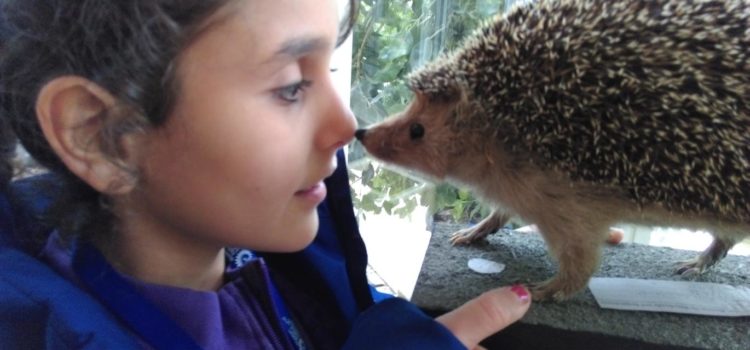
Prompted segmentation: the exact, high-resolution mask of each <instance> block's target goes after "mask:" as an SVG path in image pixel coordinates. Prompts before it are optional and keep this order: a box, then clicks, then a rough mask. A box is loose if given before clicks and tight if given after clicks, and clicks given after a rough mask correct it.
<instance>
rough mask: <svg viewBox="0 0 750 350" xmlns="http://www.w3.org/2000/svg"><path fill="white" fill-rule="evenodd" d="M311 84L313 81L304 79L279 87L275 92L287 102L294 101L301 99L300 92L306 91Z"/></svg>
mask: <svg viewBox="0 0 750 350" xmlns="http://www.w3.org/2000/svg"><path fill="white" fill-rule="evenodd" d="M310 85H312V82H311V81H309V80H304V79H303V80H300V81H298V82H296V83H294V84H291V85H287V86H284V87H281V88H279V89H277V90H276V91H275V92H274V94H275V95H276V97H278V98H280V99H281V100H282V101H284V102H286V103H294V102H297V101H299V99H300V97H299V94H300V93H301V92H304V91H305V89H307V88H308V87H310Z"/></svg>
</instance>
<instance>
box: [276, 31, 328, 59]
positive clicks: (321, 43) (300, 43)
mask: <svg viewBox="0 0 750 350" xmlns="http://www.w3.org/2000/svg"><path fill="white" fill-rule="evenodd" d="M329 46H330V45H328V40H326V39H325V38H321V37H302V38H293V39H290V40H287V41H285V42H284V43H282V44H281V48H280V49H279V50H277V51H276V53H274V55H273V56H272V57H271V59H270V61H274V60H277V59H286V60H289V59H297V58H299V57H302V56H305V55H307V54H309V53H311V52H315V51H323V50H326V49H327V48H328V47H329Z"/></svg>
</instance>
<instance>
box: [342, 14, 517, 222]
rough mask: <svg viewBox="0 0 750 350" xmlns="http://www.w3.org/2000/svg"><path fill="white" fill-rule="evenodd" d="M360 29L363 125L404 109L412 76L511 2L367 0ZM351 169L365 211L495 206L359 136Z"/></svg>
mask: <svg viewBox="0 0 750 350" xmlns="http://www.w3.org/2000/svg"><path fill="white" fill-rule="evenodd" d="M360 4H361V7H360V12H359V18H358V21H357V25H356V27H355V30H354V43H353V50H352V51H353V53H352V90H351V107H352V110H353V111H354V114H355V115H356V116H357V119H358V120H357V121H358V123H359V125H360V126H361V127H367V126H369V125H372V124H374V123H376V122H378V121H381V120H383V119H384V118H386V117H387V116H389V115H391V114H393V113H396V112H399V111H401V110H402V109H404V108H405V107H406V105H408V103H409V101H410V100H411V98H412V93H411V91H410V90H409V89H408V88H407V87H406V85H405V81H404V77H405V76H406V75H407V74H409V73H410V72H411V71H413V70H415V69H417V68H419V67H420V66H422V65H423V64H425V63H426V62H428V61H430V60H432V59H434V58H436V57H437V56H438V55H440V54H441V53H445V52H448V51H450V50H453V49H455V48H456V47H457V46H459V45H460V44H461V42H462V40H463V39H464V38H465V37H467V36H468V35H470V34H471V33H472V32H473V31H474V30H475V29H476V28H478V27H479V26H480V25H481V24H483V23H484V22H486V21H487V20H489V19H490V18H491V17H492V16H493V15H495V14H497V13H500V12H502V11H503V10H504V9H505V7H506V1H503V0H500V1H498V0H413V1H406V2H402V1H383V0H362V1H361V2H360ZM348 156H349V164H350V169H351V172H350V174H351V175H350V176H351V181H352V184H353V185H354V186H353V188H354V191H353V200H354V204H355V208H357V210H358V213H357V215H358V216H359V217H360V218H362V219H365V218H366V217H367V214H368V213H374V214H380V213H382V212H385V213H387V214H389V215H398V216H399V217H406V216H408V215H410V214H411V213H412V212H413V211H414V210H415V208H417V206H424V207H427V208H428V213H429V214H430V215H433V214H439V215H440V216H441V218H442V219H446V220H452V221H459V222H465V221H474V220H475V219H478V218H480V217H483V216H485V215H486V214H487V213H488V211H487V209H485V208H484V207H482V206H481V205H480V204H479V203H478V202H477V201H476V199H475V198H474V196H473V195H472V194H471V193H469V192H468V191H465V190H463V189H458V188H455V187H452V186H450V185H447V184H430V183H427V182H425V181H422V180H421V179H419V178H417V177H415V176H414V175H413V174H409V173H407V172H403V171H399V172H397V171H394V170H392V169H388V168H387V167H385V166H383V164H382V163H380V162H378V161H376V160H375V159H373V158H371V157H369V156H367V154H366V153H365V151H364V149H363V148H362V146H361V145H360V144H359V143H357V142H354V143H352V146H351V147H350V148H349V155H348Z"/></svg>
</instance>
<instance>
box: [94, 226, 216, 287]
mask: <svg viewBox="0 0 750 350" xmlns="http://www.w3.org/2000/svg"><path fill="white" fill-rule="evenodd" d="M152 233H153V232H147V231H140V230H130V231H124V230H123V232H119V233H116V234H115V235H114V239H111V240H109V241H107V242H101V241H100V242H94V243H95V244H96V245H97V247H98V248H99V249H100V250H101V251H102V253H103V254H104V256H105V257H106V258H107V260H108V261H109V263H110V264H112V266H113V267H114V268H115V269H116V270H117V271H119V272H120V273H122V274H126V275H128V276H131V277H133V278H136V279H138V280H141V281H144V282H147V283H153V284H160V285H166V286H171V287H179V288H187V289H193V290H200V291H216V290H218V289H219V288H221V286H222V285H223V284H224V271H225V264H226V261H225V257H224V249H223V248H221V247H211V246H209V245H206V244H201V242H196V241H195V240H192V239H190V238H185V237H177V238H176V239H175V237H174V236H169V237H164V236H161V235H158V234H152Z"/></svg>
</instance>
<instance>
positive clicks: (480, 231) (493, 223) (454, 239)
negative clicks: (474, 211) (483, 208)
mask: <svg viewBox="0 0 750 350" xmlns="http://www.w3.org/2000/svg"><path fill="white" fill-rule="evenodd" d="M508 220H510V214H508V213H506V212H504V211H501V210H498V209H495V210H493V211H492V213H490V215H489V216H487V217H486V218H484V219H483V220H482V221H480V222H479V223H478V224H476V225H474V226H472V227H469V228H465V229H462V230H458V231H456V232H454V233H453V234H452V235H451V238H450V241H451V244H452V245H458V244H470V243H473V242H476V241H478V240H481V239H483V238H485V237H487V235H489V234H491V233H493V232H496V231H497V230H499V229H500V228H501V227H503V226H505V224H506V223H507V222H508Z"/></svg>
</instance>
